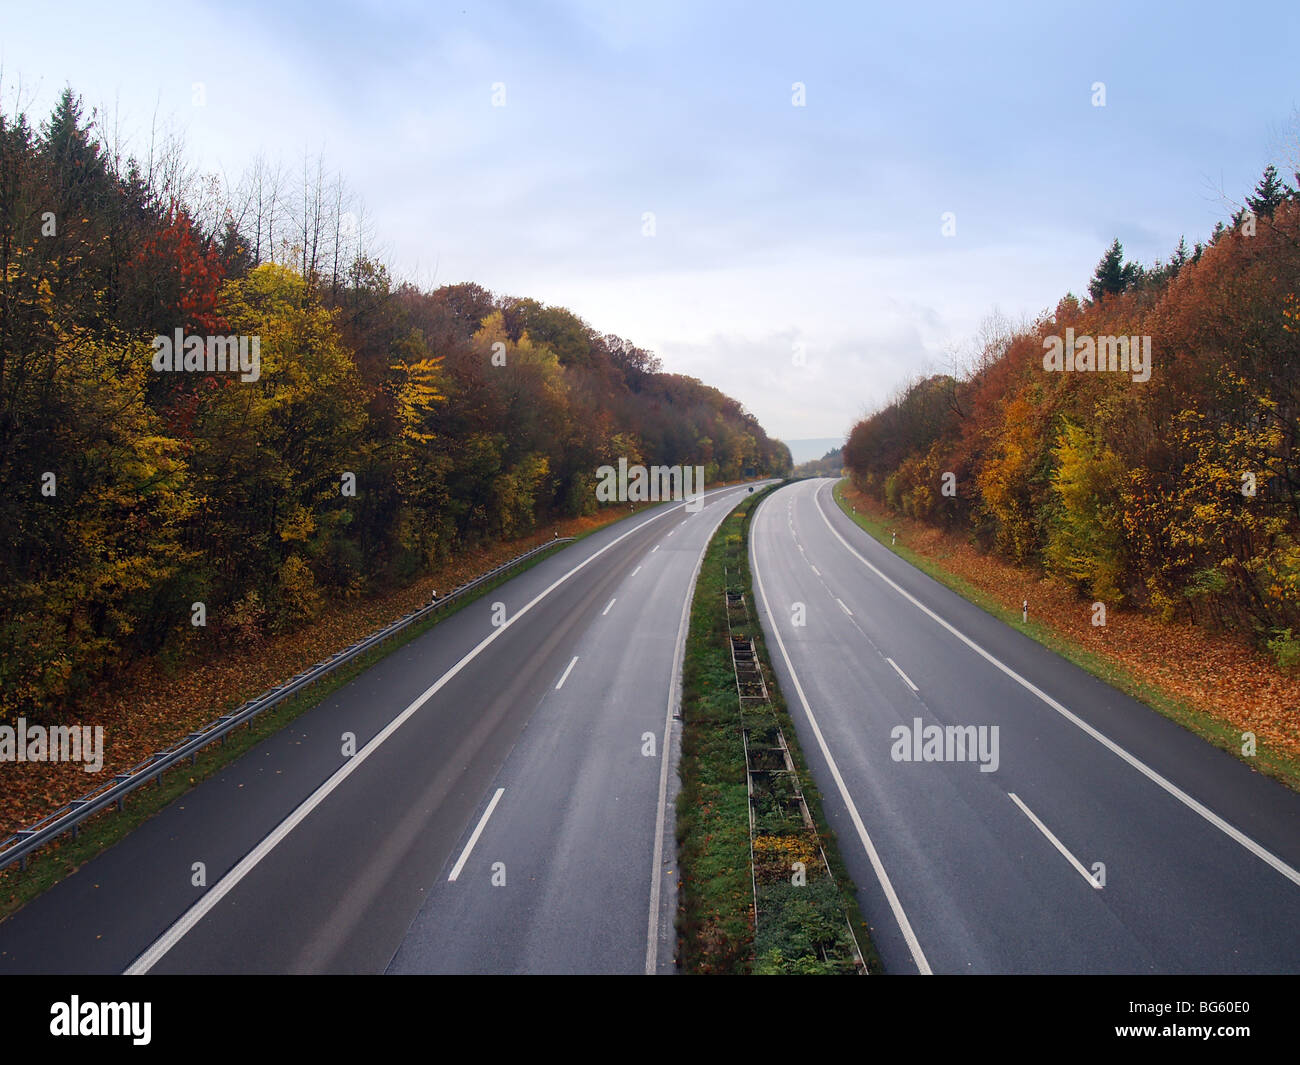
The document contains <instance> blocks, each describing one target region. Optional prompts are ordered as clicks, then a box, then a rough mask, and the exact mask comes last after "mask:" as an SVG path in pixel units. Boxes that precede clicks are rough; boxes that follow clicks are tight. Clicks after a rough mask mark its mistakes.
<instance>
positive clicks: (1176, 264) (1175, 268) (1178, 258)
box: [1169, 236, 1191, 277]
mask: <svg viewBox="0 0 1300 1065" xmlns="http://www.w3.org/2000/svg"><path fill="white" fill-rule="evenodd" d="M1190 258H1191V253H1190V252H1189V251H1188V250H1187V238H1186V237H1185V236H1180V237H1179V238H1178V247H1176V248H1175V249H1174V254H1173V256H1172V257H1171V258H1170V260H1169V269H1170V274H1171V275H1172V276H1174V277H1177V276H1178V272H1179V271H1180V270H1181V269H1182V268H1183V267H1184V266H1186V265H1187V261H1188V260H1189V259H1190Z"/></svg>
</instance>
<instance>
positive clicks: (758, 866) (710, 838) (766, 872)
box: [677, 489, 880, 975]
mask: <svg viewBox="0 0 1300 1065" xmlns="http://www.w3.org/2000/svg"><path fill="white" fill-rule="evenodd" d="M771 490H772V489H769V490H768V491H771ZM766 494H767V492H762V493H758V494H756V495H754V496H751V497H747V498H746V499H745V501H744V502H743V503H741V505H740V506H738V507H737V508H736V509H735V510H734V511H733V512H732V513H731V514H730V515H729V516H728V517H727V518H726V520H725V521H723V523H722V525H721V526H720V527H719V529H718V531H717V533H716V534H715V535H714V537H713V540H712V541H711V542H710V544H709V548H708V550H707V552H706V554H705V557H704V562H703V565H702V566H701V569H700V576H699V580H698V582H697V584H696V588H695V597H694V600H693V602H692V605H691V627H690V634H689V636H688V637H687V644H686V657H685V664H684V670H683V674H684V675H683V691H682V717H683V729H682V757H681V764H680V770H679V772H680V776H681V780H682V788H681V792H680V794H679V796H678V800H677V844H678V865H679V869H680V874H681V879H680V887H679V896H678V902H679V912H678V922H677V928H678V936H679V954H678V956H679V963H680V965H681V967H682V968H683V970H684V971H686V972H691V973H720V974H749V973H753V974H810V975H811V974H834V973H853V972H855V971H856V966H855V964H854V954H855V950H854V942H853V941H854V939H855V938H856V941H857V946H858V947H860V949H861V952H862V956H863V958H864V960H865V962H866V964H867V966H868V968H869V970H870V971H872V972H879V971H880V963H879V960H878V958H877V957H876V954H875V951H874V948H873V947H872V945H871V942H870V938H869V936H868V933H867V926H866V923H865V922H864V921H863V919H862V915H861V914H860V913H859V911H858V908H857V901H856V898H855V897H854V893H853V887H852V883H851V881H850V880H849V878H848V874H847V872H846V871H845V869H844V864H843V862H842V860H841V859H840V856H839V851H838V848H837V846H836V842H835V838H834V835H833V834H832V833H831V831H830V830H829V828H828V827H827V825H826V822H825V819H824V816H823V813H822V803H821V796H820V795H819V794H818V792H817V788H816V785H815V784H814V783H813V781H812V778H811V776H810V774H809V773H808V769H807V765H806V763H805V761H804V758H803V754H802V752H801V751H800V749H799V745H798V741H797V738H796V736H795V730H794V725H793V722H792V721H791V720H790V716H789V713H788V712H787V709H786V705H785V701H784V700H783V698H782V697H781V693H780V690H779V688H778V687H777V683H776V677H775V675H774V674H773V672H772V668H771V662H770V660H769V658H768V654H767V648H766V646H765V643H764V640H763V634H762V631H761V629H760V628H759V626H758V623H757V620H756V616H755V620H753V621H751V622H749V623H748V624H747V625H746V626H745V632H744V635H745V636H746V637H747V638H749V639H752V640H753V645H754V651H755V653H756V656H757V658H758V661H759V665H760V669H761V670H762V674H763V680H764V682H765V684H766V689H767V694H768V696H769V699H768V701H766V702H764V703H762V704H761V705H753V704H752V703H751V705H747V706H746V707H745V708H744V709H742V707H741V705H740V699H739V698H738V693H737V682H736V674H735V672H734V670H733V664H732V652H731V645H730V637H731V628H730V627H729V624H728V606H727V599H726V595H725V593H726V592H727V591H731V592H733V593H741V594H743V595H744V596H745V597H746V598H747V599H749V598H750V596H751V595H752V593H751V591H750V573H749V558H748V554H749V553H748V532H749V522H750V518H751V516H752V514H753V510H754V507H755V506H757V504H758V502H759V501H760V500H761V499H762V498H763V497H764V496H765V495H766ZM751 601H752V600H751ZM752 614H753V612H752V611H751V615H752ZM746 737H748V743H749V747H750V752H749V753H750V761H749V763H748V764H747V759H746ZM782 741H784V746H785V747H786V748H787V749H788V750H789V755H790V758H791V762H792V764H793V767H794V772H793V773H791V774H787V773H783V772H781V771H780V766H779V765H777V762H776V761H773V762H772V764H771V766H766V765H765V764H764V761H763V760H764V759H765V758H767V759H772V758H775V754H774V752H776V751H778V750H780V749H781V747H782ZM779 761H780V762H781V764H782V765H783V764H784V756H782V757H781V758H780V759H779ZM749 765H754V766H755V768H756V769H757V770H758V772H756V773H755V774H754V776H755V779H756V781H758V784H757V785H756V790H755V797H754V806H753V813H754V822H753V828H754V836H753V851H752V858H751V835H750V824H751V822H750V813H751V806H750V788H749V775H750V774H749ZM799 792H801V793H802V796H803V799H804V800H805V802H806V804H807V808H808V811H809V813H810V814H811V816H812V822H813V823H812V825H811V826H808V825H806V824H805V823H804V821H803V819H802V812H801V811H800V809H799V804H798V802H797V797H798V793H799ZM822 852H824V853H825V857H826V862H827V864H828V865H829V868H830V870H831V873H832V874H833V877H832V876H827V875H826V866H825V865H823V862H822ZM756 900H757V909H758V920H757V928H756V927H755V913H754V911H755V901H756ZM850 929H851V931H852V935H850Z"/></svg>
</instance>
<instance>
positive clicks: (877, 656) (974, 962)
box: [751, 480, 1300, 973]
mask: <svg viewBox="0 0 1300 1065" xmlns="http://www.w3.org/2000/svg"><path fill="white" fill-rule="evenodd" d="M832 483H833V482H831V481H828V480H815V481H803V482H798V483H795V484H792V485H789V486H786V487H784V488H782V489H780V490H779V491H777V492H775V493H773V494H772V495H771V496H769V497H768V498H767V499H766V500H765V501H764V502H763V503H762V504H761V505H760V507H759V509H758V512H757V514H756V515H755V519H754V523H753V533H752V539H751V561H752V564H753V569H754V577H755V598H756V599H757V602H758V606H759V612H760V616H761V618H762V621H763V625H764V628H765V630H766V631H767V633H768V639H769V643H770V646H771V650H772V658H773V661H774V665H775V668H776V670H777V673H778V675H779V678H780V680H781V683H782V687H783V690H784V692H785V695H786V698H787V701H788V702H789V704H790V709H791V713H792V714H793V715H794V718H795V722H796V727H797V730H798V733H799V738H800V741H801V743H802V745H803V748H804V750H805V752H806V753H807V756H808V758H809V761H810V765H811V769H812V772H813V774H814V776H815V778H816V780H817V783H818V785H819V787H820V789H821V792H822V794H823V796H824V798H825V801H826V806H827V814H828V818H829V820H830V822H831V826H832V828H833V829H834V830H835V832H836V835H837V836H838V838H839V840H840V845H841V850H842V852H843V854H844V856H845V860H846V862H847V864H848V867H849V871H850V873H851V875H852V877H853V879H854V883H855V884H856V885H857V887H858V891H859V897H860V900H861V903H862V906H863V910H864V912H865V914H866V915H867V919H868V921H869V923H870V924H871V925H872V929H873V935H874V938H875V942H876V945H877V948H878V949H879V951H880V953H881V956H882V959H883V961H884V963H885V966H886V969H887V970H889V971H891V972H900V973H905V972H912V973H915V972H930V971H933V972H936V973H1096V972H1125V973H1153V972H1154V973H1270V972H1296V971H1300V873H1297V871H1296V870H1297V868H1300V795H1297V794H1296V793H1294V792H1292V791H1290V790H1289V789H1287V788H1286V787H1284V786H1282V785H1281V784H1278V783H1276V782H1275V781H1272V780H1270V779H1268V778H1266V777H1264V776H1262V775H1260V774H1258V773H1255V772H1253V771H1252V770H1251V769H1250V768H1249V767H1248V766H1247V765H1245V764H1243V763H1242V762H1239V761H1237V760H1236V759H1234V758H1232V757H1230V756H1228V755H1227V754H1224V753H1223V752H1221V751H1218V750H1216V749H1215V748H1213V747H1211V746H1210V745H1208V744H1206V743H1205V742H1203V741H1202V740H1200V739H1198V738H1196V737H1195V736H1193V735H1192V734H1191V733H1189V732H1187V731H1185V730H1184V729H1182V728H1180V727H1179V726H1178V725H1175V724H1174V723H1173V722H1171V721H1169V720H1167V719H1166V718H1164V717H1161V716H1160V715H1159V714H1157V713H1155V712H1154V711H1153V710H1150V709H1149V708H1147V707H1145V706H1143V705H1142V704H1141V703H1138V702H1136V701H1134V700H1133V699H1130V698H1128V697H1127V696H1125V695H1122V694H1120V693H1119V692H1117V691H1116V690H1115V689H1113V688H1111V687H1109V686H1107V685H1106V684H1103V683H1102V682H1100V681H1098V680H1096V679H1094V678H1093V677H1091V676H1090V675H1089V674H1087V673H1085V672H1083V671H1082V670H1080V669H1078V668H1077V667H1075V666H1074V665H1072V664H1070V663H1069V662H1067V661H1065V660H1064V659H1062V658H1060V657H1059V656H1057V655H1055V654H1053V653H1052V652H1050V651H1048V650H1047V649H1046V648H1044V647H1042V646H1040V645H1039V644H1037V643H1035V642H1033V641H1032V640H1030V639H1028V638H1027V637H1024V636H1022V635H1020V634H1019V633H1018V632H1016V631H1015V630H1014V629H1011V628H1010V627H1008V626H1006V625H1004V624H1002V623H1001V622H999V621H997V620H996V619H994V618H993V617H991V616H990V615H988V614H986V613H985V612H984V611H982V610H980V609H979V608H978V607H975V606H973V605H972V604H970V603H968V602H967V601H966V600H964V599H962V598H961V597H959V596H957V595H956V594H954V593H953V592H950V591H949V590H947V589H946V588H944V587H943V586H942V585H940V584H938V583H937V582H935V581H933V580H932V579H930V578H929V577H927V576H926V575H924V574H922V573H921V572H920V571H918V570H916V569H915V568H913V567H912V566H910V565H908V564H907V563H906V562H904V561H902V560H901V559H900V558H898V557H897V556H896V555H894V554H893V553H892V552H891V551H889V550H888V549H887V548H885V547H884V546H882V545H880V544H878V543H876V542H875V541H874V540H873V539H872V538H871V537H869V536H868V535H867V534H866V533H865V532H863V531H862V530H860V529H858V528H857V527H856V526H855V525H854V524H853V523H852V521H850V520H849V519H848V517H846V516H845V515H844V514H843V513H841V512H840V510H839V507H838V506H837V505H836V504H835V502H834V500H833V499H832V498H831V485H832ZM1084 606H1085V605H1084V604H1081V609H1083V608H1084ZM799 621H802V622H803V624H798V623H797V622H799ZM918 720H919V722H920V724H919V726H918V724H917V722H918ZM931 726H939V730H938V732H936V731H934V730H932V729H931ZM995 728H996V730H997V732H996V733H994V732H993V731H992V730H993V729H995ZM980 730H983V731H982V732H981V731H980ZM950 736H951V737H952V738H951V741H950V739H949V737H950ZM936 739H939V740H940V741H939V742H932V743H931V745H930V746H929V747H928V748H927V746H926V744H927V740H929V741H935V740H936ZM995 740H996V746H995ZM981 741H982V742H981ZM918 756H919V757H918ZM949 759H950V760H949Z"/></svg>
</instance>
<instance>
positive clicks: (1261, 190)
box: [1246, 163, 1290, 218]
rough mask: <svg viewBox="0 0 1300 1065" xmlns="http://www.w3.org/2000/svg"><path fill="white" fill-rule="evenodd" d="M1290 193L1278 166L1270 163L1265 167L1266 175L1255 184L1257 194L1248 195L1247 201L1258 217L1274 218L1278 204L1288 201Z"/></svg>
mask: <svg viewBox="0 0 1300 1065" xmlns="http://www.w3.org/2000/svg"><path fill="white" fill-rule="evenodd" d="M1289 193H1290V190H1289V189H1288V188H1287V187H1286V182H1284V181H1282V180H1281V179H1280V178H1278V176H1277V168H1276V167H1275V166H1274V165H1273V164H1272V163H1269V164H1268V166H1266V167H1264V176H1263V177H1262V178H1260V179H1259V184H1258V185H1256V186H1255V195H1254V196H1247V197H1246V203H1247V205H1248V206H1249V207H1250V209H1251V210H1252V211H1254V212H1255V215H1256V217H1260V218H1272V217H1273V212H1274V211H1275V210H1276V209H1277V207H1278V205H1279V204H1281V203H1285V202H1286V200H1287V197H1288V195H1289Z"/></svg>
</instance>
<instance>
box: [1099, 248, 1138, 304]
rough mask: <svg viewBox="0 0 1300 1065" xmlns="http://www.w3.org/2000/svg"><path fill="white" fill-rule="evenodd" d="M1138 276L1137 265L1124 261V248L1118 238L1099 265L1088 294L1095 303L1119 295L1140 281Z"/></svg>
mask: <svg viewBox="0 0 1300 1065" xmlns="http://www.w3.org/2000/svg"><path fill="white" fill-rule="evenodd" d="M1138 274H1139V270H1138V266H1137V264H1136V263H1126V262H1125V261H1124V246H1123V245H1122V244H1120V242H1119V237H1116V238H1115V242H1114V243H1113V244H1112V245H1111V246H1110V248H1109V249H1108V250H1107V251H1106V254H1105V255H1103V256H1102V257H1101V261H1100V262H1099V263H1097V270H1096V272H1095V273H1094V274H1093V275H1092V280H1091V281H1089V282H1088V294H1089V295H1090V296H1091V297H1092V298H1093V300H1094V301H1097V300H1100V299H1101V298H1102V297H1103V296H1114V295H1117V294H1118V293H1120V292H1123V291H1125V289H1128V288H1130V287H1131V286H1132V285H1133V283H1134V282H1135V281H1136V280H1137V279H1138Z"/></svg>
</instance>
